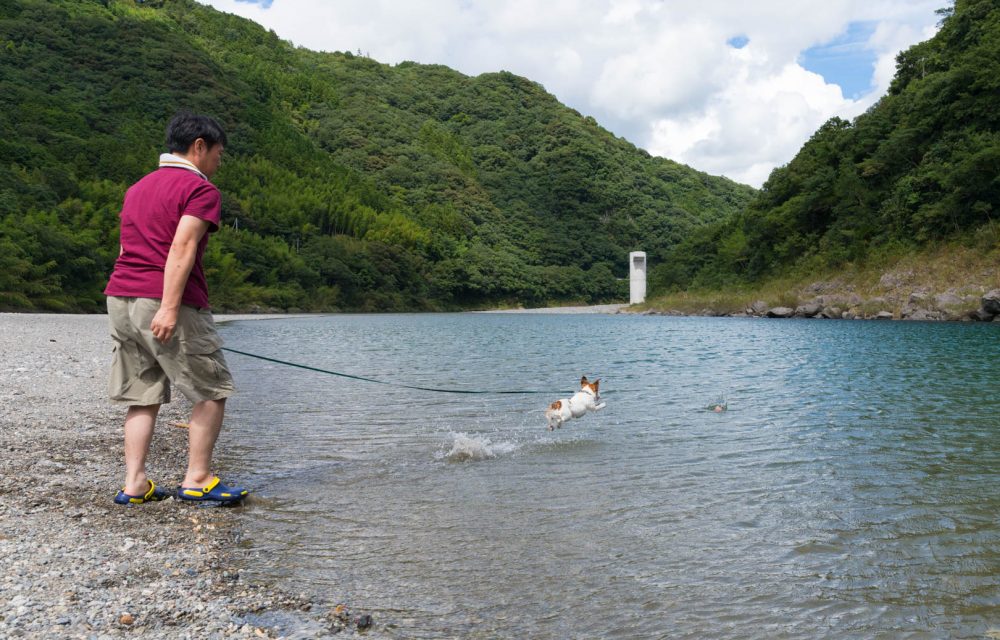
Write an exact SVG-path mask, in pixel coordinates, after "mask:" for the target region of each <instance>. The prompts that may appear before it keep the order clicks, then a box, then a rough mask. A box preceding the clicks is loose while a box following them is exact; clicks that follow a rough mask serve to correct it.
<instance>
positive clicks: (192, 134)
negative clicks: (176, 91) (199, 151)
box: [167, 111, 226, 153]
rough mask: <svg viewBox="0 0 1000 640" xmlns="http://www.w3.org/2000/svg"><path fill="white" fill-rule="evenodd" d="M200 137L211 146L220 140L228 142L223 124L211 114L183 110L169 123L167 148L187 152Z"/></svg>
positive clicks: (173, 151)
mask: <svg viewBox="0 0 1000 640" xmlns="http://www.w3.org/2000/svg"><path fill="white" fill-rule="evenodd" d="M198 138H201V139H202V140H204V141H205V143H206V144H208V146H209V147H214V146H215V145H216V144H218V143H220V142H221V143H222V144H226V132H225V131H223V130H222V125H220V124H219V123H218V121H216V120H215V118H211V117H209V116H202V115H198V114H195V113H191V112H190V111H181V112H179V113H178V114H177V115H175V116H174V117H173V118H172V119H171V120H170V124H168V125H167V150H168V151H170V153H178V152H180V153H186V152H187V150H188V149H190V148H191V145H192V144H194V141H195V140H197V139H198Z"/></svg>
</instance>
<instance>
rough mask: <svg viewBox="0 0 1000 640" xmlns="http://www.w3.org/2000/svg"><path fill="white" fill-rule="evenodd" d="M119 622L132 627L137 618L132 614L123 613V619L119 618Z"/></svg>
mask: <svg viewBox="0 0 1000 640" xmlns="http://www.w3.org/2000/svg"><path fill="white" fill-rule="evenodd" d="M118 622H120V623H122V624H124V625H126V626H128V625H131V624H132V623H133V622H135V616H133V615H132V614H131V613H123V614H122V615H121V617H120V618H118Z"/></svg>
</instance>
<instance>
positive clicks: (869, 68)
mask: <svg viewBox="0 0 1000 640" xmlns="http://www.w3.org/2000/svg"><path fill="white" fill-rule="evenodd" d="M877 26H878V23H876V22H874V21H868V22H852V23H850V24H849V25H848V26H847V30H846V31H845V32H844V33H842V34H840V35H839V36H837V37H836V38H834V39H833V40H831V41H830V42H827V43H824V44H822V45H819V46H815V47H810V48H809V49H806V50H805V51H803V52H802V54H801V56H800V57H799V64H801V65H802V67H803V68H805V69H807V70H809V71H812V72H815V73H818V74H820V75H821V76H823V78H824V79H825V80H826V81H827V82H829V83H832V84H836V85H839V86H840V88H841V90H843V92H844V97H845V98H851V99H855V100H856V99H858V98H860V97H861V96H863V95H864V94H866V93H868V92H869V91H872V90H873V89H875V88H876V87H875V81H874V77H873V75H874V73H875V63H876V61H877V60H878V54H877V53H876V51H875V50H874V49H872V48H870V47H869V46H868V41H869V40H870V39H871V37H872V35H873V34H874V33H875V29H876V27H877Z"/></svg>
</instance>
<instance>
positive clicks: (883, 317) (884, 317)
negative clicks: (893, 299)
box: [874, 311, 895, 320]
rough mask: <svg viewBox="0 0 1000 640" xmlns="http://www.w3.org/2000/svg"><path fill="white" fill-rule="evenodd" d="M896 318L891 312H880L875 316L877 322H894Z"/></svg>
mask: <svg viewBox="0 0 1000 640" xmlns="http://www.w3.org/2000/svg"><path fill="white" fill-rule="evenodd" d="M894 317H895V316H893V315H892V312H891V311H879V312H878V313H876V314H875V316H874V319H875V320H892V319H893V318H894Z"/></svg>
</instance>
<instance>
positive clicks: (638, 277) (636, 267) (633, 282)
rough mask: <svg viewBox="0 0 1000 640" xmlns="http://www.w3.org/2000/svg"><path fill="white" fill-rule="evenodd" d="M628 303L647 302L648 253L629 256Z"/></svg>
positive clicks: (638, 252) (636, 252)
mask: <svg viewBox="0 0 1000 640" xmlns="http://www.w3.org/2000/svg"><path fill="white" fill-rule="evenodd" d="M628 284H629V292H628V303H629V304H641V303H643V302H645V301H646V252H645V251H633V252H632V253H630V254H628Z"/></svg>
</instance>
